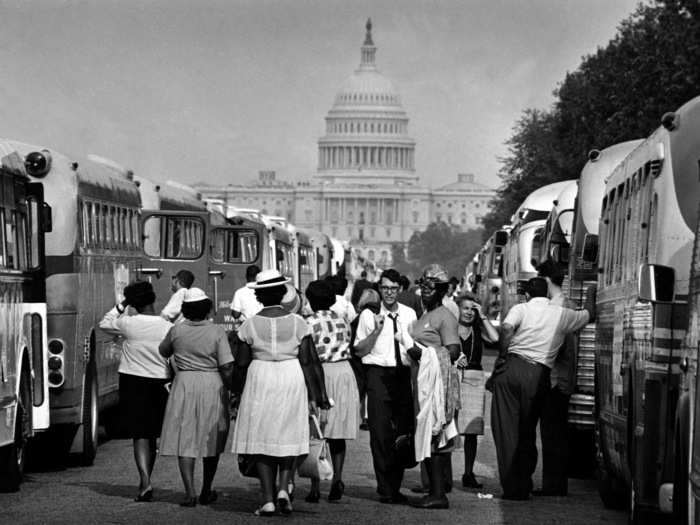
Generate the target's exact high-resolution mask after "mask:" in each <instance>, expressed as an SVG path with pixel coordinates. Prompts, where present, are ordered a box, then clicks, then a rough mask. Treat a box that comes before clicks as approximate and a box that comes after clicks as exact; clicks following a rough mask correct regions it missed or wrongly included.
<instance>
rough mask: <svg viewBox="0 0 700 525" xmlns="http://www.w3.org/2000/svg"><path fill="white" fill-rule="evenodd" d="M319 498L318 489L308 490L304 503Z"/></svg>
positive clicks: (315, 501)
mask: <svg viewBox="0 0 700 525" xmlns="http://www.w3.org/2000/svg"><path fill="white" fill-rule="evenodd" d="M320 499H321V493H320V492H319V491H318V490H310V491H309V493H308V494H307V495H306V497H305V498H304V501H305V502H306V503H318V501H319V500H320Z"/></svg>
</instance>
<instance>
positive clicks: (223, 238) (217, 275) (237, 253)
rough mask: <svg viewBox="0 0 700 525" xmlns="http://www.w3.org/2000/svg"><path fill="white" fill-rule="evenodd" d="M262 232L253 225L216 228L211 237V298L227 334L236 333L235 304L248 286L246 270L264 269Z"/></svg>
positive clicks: (217, 316)
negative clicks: (239, 292) (251, 268)
mask: <svg viewBox="0 0 700 525" xmlns="http://www.w3.org/2000/svg"><path fill="white" fill-rule="evenodd" d="M261 237H262V236H261V228H255V227H254V226H253V225H241V226H216V227H214V228H213V229H212V230H211V232H210V234H209V281H208V282H209V285H208V289H209V290H210V293H209V297H210V298H211V300H212V303H213V304H214V322H215V323H217V324H222V325H223V326H224V328H225V329H226V331H231V330H233V329H234V323H233V318H232V317H231V300H232V299H233V294H234V292H235V291H236V290H238V289H239V288H241V287H242V286H244V285H245V284H246V279H245V273H246V268H248V266H250V265H251V264H256V265H257V266H258V267H261V268H262V266H263V263H262V258H263V254H262V249H261Z"/></svg>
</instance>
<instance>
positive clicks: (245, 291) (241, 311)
mask: <svg viewBox="0 0 700 525" xmlns="http://www.w3.org/2000/svg"><path fill="white" fill-rule="evenodd" d="M259 273H260V268H259V267H258V266H257V265H255V264H251V265H250V266H248V268H246V270H245V280H246V284H245V285H243V286H241V287H240V288H239V289H238V290H236V291H235V292H234V294H233V300H232V301H231V315H233V318H234V319H235V320H236V321H238V322H239V323H242V322H243V321H245V320H246V319H250V318H251V317H253V316H254V315H255V314H257V313H258V312H259V311H260V310H262V307H263V306H262V305H261V304H260V302H259V301H258V300H257V299H256V297H255V290H253V289H252V288H250V287H249V286H248V284H247V283H254V282H255V277H256V276H257V275H258V274H259Z"/></svg>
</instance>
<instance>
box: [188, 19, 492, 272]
mask: <svg viewBox="0 0 700 525" xmlns="http://www.w3.org/2000/svg"><path fill="white" fill-rule="evenodd" d="M366 28H367V32H366V35H365V40H364V43H363V44H362V46H361V58H360V65H359V67H358V68H357V69H356V70H355V71H354V72H353V74H352V75H350V77H349V78H348V79H347V80H346V81H345V82H344V83H343V84H342V86H341V88H340V90H339V91H338V93H337V95H336V97H335V102H334V103H333V106H332V107H331V109H330V110H329V111H328V114H327V115H326V133H325V135H324V136H322V137H321V138H319V140H318V166H317V168H316V173H315V176H313V177H312V178H310V180H307V181H302V182H295V183H293V182H289V181H284V180H280V179H278V178H277V177H276V173H275V172H274V171H260V172H259V174H258V179H257V180H255V181H251V182H246V183H241V182H231V183H230V184H227V185H225V186H212V185H207V184H198V185H196V188H197V190H198V191H199V192H201V193H202V197H204V198H213V199H221V200H223V201H225V203H226V204H228V205H231V206H235V207H238V208H255V209H258V210H260V211H261V212H262V213H265V214H269V215H277V216H282V217H286V218H287V219H288V220H289V221H291V222H293V223H294V224H296V225H297V226H300V227H302V228H312V229H316V230H320V231H323V232H324V233H326V234H328V235H330V236H332V237H336V238H338V239H342V240H347V241H349V242H350V245H351V246H352V249H353V250H354V251H355V252H356V254H357V255H359V256H361V257H362V258H364V259H366V260H369V261H372V262H374V263H375V264H377V266H379V267H384V266H386V265H389V264H391V245H392V244H394V243H403V244H404V246H405V245H406V244H407V243H408V240H409V239H410V238H411V235H412V234H413V233H414V232H416V231H418V232H420V231H424V230H425V229H426V227H427V226H428V224H430V223H431V222H436V221H444V222H446V223H450V224H454V225H456V226H458V227H459V228H461V229H463V230H466V229H470V228H477V227H479V225H480V219H481V217H482V216H483V215H485V213H486V212H487V210H488V203H489V201H490V200H491V199H492V198H493V196H494V194H495V191H494V190H492V189H489V188H488V187H486V186H484V185H482V184H479V183H477V182H475V180H474V175H473V174H471V173H460V174H457V176H456V180H455V181H454V182H452V183H451V184H447V185H445V186H440V187H437V188H430V187H428V186H426V185H423V184H421V182H420V179H419V176H418V174H417V173H416V170H415V163H414V161H415V150H416V142H415V140H414V139H413V138H412V137H411V136H410V134H409V126H408V124H409V118H408V115H407V114H406V111H405V110H404V108H403V106H402V105H401V97H400V96H399V93H398V91H397V90H396V88H395V87H394V85H393V84H392V82H391V80H389V79H388V78H387V77H386V76H384V75H383V74H382V73H381V72H380V71H379V69H378V68H377V65H376V61H375V56H376V52H377V47H376V46H375V45H374V42H373V39H372V25H371V22H370V21H368V22H367V26H366ZM424 180H425V177H424Z"/></svg>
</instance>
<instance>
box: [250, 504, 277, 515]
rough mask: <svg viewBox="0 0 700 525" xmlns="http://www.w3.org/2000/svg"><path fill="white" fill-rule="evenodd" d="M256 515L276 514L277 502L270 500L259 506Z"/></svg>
mask: <svg viewBox="0 0 700 525" xmlns="http://www.w3.org/2000/svg"><path fill="white" fill-rule="evenodd" d="M253 514H255V515H256V516H263V517H264V516H274V515H275V504H274V503H272V502H271V501H268V502H267V503H265V504H264V505H261V506H260V507H258V508H257V509H256V510H255V512H254V513H253Z"/></svg>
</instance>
